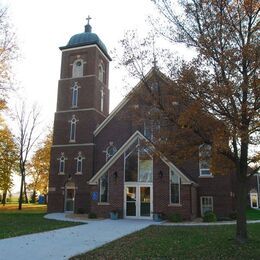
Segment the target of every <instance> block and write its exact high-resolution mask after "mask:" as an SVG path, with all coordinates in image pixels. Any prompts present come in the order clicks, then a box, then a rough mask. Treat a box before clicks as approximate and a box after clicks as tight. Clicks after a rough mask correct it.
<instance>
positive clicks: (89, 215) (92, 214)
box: [88, 212, 97, 218]
mask: <svg viewBox="0 0 260 260" xmlns="http://www.w3.org/2000/svg"><path fill="white" fill-rule="evenodd" d="M88 218H97V214H96V213H94V212H90V213H88Z"/></svg>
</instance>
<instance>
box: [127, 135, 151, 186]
mask: <svg viewBox="0 0 260 260" xmlns="http://www.w3.org/2000/svg"><path fill="white" fill-rule="evenodd" d="M135 149H137V179H136V181H126V160H127V158H128V157H129V156H130V155H131V154H132V153H133V152H134V151H135ZM144 150H145V153H146V154H147V156H149V157H150V158H151V161H152V174H151V181H149V182H142V181H139V179H140V178H139V176H140V145H139V139H138V142H137V144H136V146H135V147H134V148H133V149H132V150H131V151H129V153H128V154H126V151H125V152H124V183H126V184H131V183H142V184H145V183H147V184H151V183H153V179H154V177H153V168H154V166H153V156H152V155H151V154H150V153H149V150H147V149H146V148H144Z"/></svg>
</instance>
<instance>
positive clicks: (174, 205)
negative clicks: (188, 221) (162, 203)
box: [168, 203, 182, 207]
mask: <svg viewBox="0 0 260 260" xmlns="http://www.w3.org/2000/svg"><path fill="white" fill-rule="evenodd" d="M168 207H182V204H180V203H170V204H168Z"/></svg>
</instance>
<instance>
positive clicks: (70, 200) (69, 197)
mask: <svg viewBox="0 0 260 260" xmlns="http://www.w3.org/2000/svg"><path fill="white" fill-rule="evenodd" d="M74 199H75V190H74V189H69V188H67V189H66V196H65V211H74Z"/></svg>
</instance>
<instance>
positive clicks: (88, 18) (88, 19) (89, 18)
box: [86, 15, 92, 24]
mask: <svg viewBox="0 0 260 260" xmlns="http://www.w3.org/2000/svg"><path fill="white" fill-rule="evenodd" d="M91 19H92V18H91V17H90V16H89V15H88V17H87V18H86V20H87V21H88V24H89V21H90V20H91Z"/></svg>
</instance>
